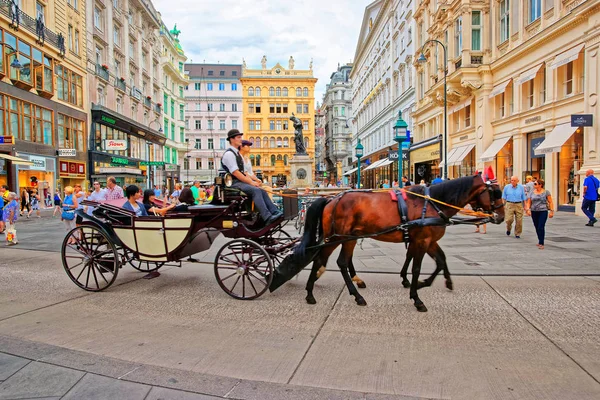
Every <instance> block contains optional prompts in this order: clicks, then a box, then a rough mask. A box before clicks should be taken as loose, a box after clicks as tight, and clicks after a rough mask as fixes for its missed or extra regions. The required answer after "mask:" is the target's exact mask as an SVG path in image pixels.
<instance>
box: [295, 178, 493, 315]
mask: <svg viewBox="0 0 600 400" xmlns="http://www.w3.org/2000/svg"><path fill="white" fill-rule="evenodd" d="M427 189H429V191H430V193H429V196H430V197H431V199H432V200H427V199H425V198H423V197H421V196H424V195H426V191H427ZM427 189H426V188H424V187H421V186H411V187H409V188H407V189H406V191H407V195H408V199H407V201H406V203H407V207H408V215H407V217H408V221H409V222H408V223H407V224H403V223H402V221H401V216H400V213H399V212H398V205H397V203H395V202H393V201H392V200H391V198H390V195H389V193H387V192H371V191H347V192H344V193H342V194H340V195H338V196H336V197H335V198H333V199H318V200H316V201H315V202H314V203H313V204H312V205H311V207H310V208H309V209H308V211H307V215H306V227H305V232H304V236H303V237H302V241H301V243H300V244H299V245H298V247H297V248H296V250H295V252H296V254H299V255H301V254H303V253H304V252H305V250H307V249H310V248H314V246H316V245H317V242H318V238H317V236H319V238H320V240H322V241H323V242H324V243H323V244H322V246H323V247H322V248H321V249H320V250H319V252H318V253H317V255H316V256H315V258H314V262H313V266H312V270H311V273H310V276H309V278H308V282H307V284H306V291H307V292H308V293H307V296H306V301H307V302H308V303H309V304H315V303H316V300H315V298H314V296H313V288H314V283H315V281H316V280H317V273H318V271H319V269H320V268H321V267H324V266H326V265H327V260H328V259H329V257H330V256H331V253H333V251H334V250H335V249H336V248H337V247H338V246H339V245H340V244H341V245H342V251H341V252H340V255H339V257H338V260H337V264H338V266H339V268H340V270H341V273H342V276H343V278H344V281H345V282H346V285H347V287H348V290H349V292H350V294H351V295H353V296H354V298H355V301H356V303H357V304H358V305H366V304H367V303H366V301H365V299H364V298H363V297H362V296H361V295H360V293H359V292H358V290H357V289H356V287H355V286H354V284H353V282H352V278H351V276H350V274H349V269H351V270H352V271H351V272H353V275H355V273H354V271H353V270H354V266H353V265H352V254H353V251H354V247H355V246H356V242H357V240H358V239H360V238H364V237H372V238H373V239H376V240H380V241H385V242H395V243H397V242H403V241H404V233H403V231H402V230H401V229H400V228H401V227H404V228H407V229H408V236H409V246H408V251H407V262H406V263H405V266H406V267H407V266H408V263H409V262H410V259H412V261H413V267H412V282H411V283H410V298H411V299H412V300H413V301H414V305H415V307H416V308H417V310H418V311H422V312H424V311H427V307H425V305H424V304H423V302H422V301H421V300H420V299H419V297H418V295H417V290H418V289H419V288H421V287H424V286H430V285H431V284H432V283H433V280H434V279H435V277H436V276H437V274H438V273H439V272H440V271H442V270H443V271H444V275H445V277H446V286H447V287H448V288H449V289H451V288H452V282H451V280H450V274H449V272H448V268H447V265H446V256H445V255H444V252H443V251H442V249H441V248H440V246H439V245H438V243H437V242H438V241H439V240H440V239H441V238H442V236H444V233H445V232H446V225H449V224H450V223H449V218H451V217H452V216H454V215H455V214H456V213H457V212H458V211H459V210H458V209H456V208H454V207H450V206H448V205H444V204H442V203H446V204H449V205H453V206H456V207H459V208H462V207H464V206H465V205H467V204H469V203H471V204H473V205H475V207H474V208H476V209H480V210H482V211H484V212H485V213H486V214H487V215H489V217H488V221H485V222H492V223H495V224H500V223H501V222H502V221H503V220H504V207H503V204H502V192H501V191H500V188H499V187H498V185H497V184H495V183H494V184H492V183H490V182H484V181H483V178H482V177H481V176H480V175H475V176H468V177H464V178H459V179H454V180H451V181H447V182H443V183H440V184H437V185H434V186H432V187H431V188H427ZM413 193H414V194H413ZM435 200H437V201H439V202H442V203H438V202H436V201H435ZM382 216H384V217H382ZM425 254H429V255H430V256H431V257H432V258H433V259H434V260H435V261H436V270H435V272H434V273H433V274H432V275H431V277H429V278H428V279H427V280H426V281H425V282H419V274H420V271H421V263H422V261H423V257H424V255H425ZM403 278H404V280H405V281H406V283H407V282H408V281H407V280H406V275H404V276H403ZM403 283H405V282H403Z"/></svg>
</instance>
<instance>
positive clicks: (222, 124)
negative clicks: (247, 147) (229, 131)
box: [219, 119, 225, 131]
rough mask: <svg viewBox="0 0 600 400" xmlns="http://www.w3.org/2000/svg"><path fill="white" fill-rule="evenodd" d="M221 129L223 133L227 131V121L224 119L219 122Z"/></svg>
mask: <svg viewBox="0 0 600 400" xmlns="http://www.w3.org/2000/svg"><path fill="white" fill-rule="evenodd" d="M219 129H220V130H222V131H224V130H225V120H224V119H221V120H219Z"/></svg>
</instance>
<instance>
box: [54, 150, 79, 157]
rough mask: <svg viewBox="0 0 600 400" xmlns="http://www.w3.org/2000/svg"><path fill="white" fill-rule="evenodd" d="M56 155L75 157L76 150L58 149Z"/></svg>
mask: <svg viewBox="0 0 600 400" xmlns="http://www.w3.org/2000/svg"><path fill="white" fill-rule="evenodd" d="M57 155H58V156H59V157H76V156H77V150H75V149H58V151H57Z"/></svg>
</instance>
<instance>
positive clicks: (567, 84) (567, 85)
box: [565, 61, 573, 96]
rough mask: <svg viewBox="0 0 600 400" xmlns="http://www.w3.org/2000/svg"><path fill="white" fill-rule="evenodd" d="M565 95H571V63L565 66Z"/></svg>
mask: <svg viewBox="0 0 600 400" xmlns="http://www.w3.org/2000/svg"><path fill="white" fill-rule="evenodd" d="M566 73H567V76H566V79H565V95H566V96H568V95H571V94H573V61H571V62H570V63H568V64H567V65H566Z"/></svg>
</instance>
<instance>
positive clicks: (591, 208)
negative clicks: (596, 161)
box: [581, 169, 600, 226]
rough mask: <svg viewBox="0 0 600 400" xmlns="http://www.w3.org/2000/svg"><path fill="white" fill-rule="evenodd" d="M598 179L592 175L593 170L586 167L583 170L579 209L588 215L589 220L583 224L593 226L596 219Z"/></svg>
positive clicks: (599, 182) (598, 193)
mask: <svg viewBox="0 0 600 400" xmlns="http://www.w3.org/2000/svg"><path fill="white" fill-rule="evenodd" d="M598 188H600V181H599V180H598V178H596V177H595V176H594V170H593V169H588V170H587V171H585V180H584V181H583V202H582V203H581V211H583V213H584V214H585V215H586V216H587V217H588V219H589V221H588V223H587V224H585V226H594V224H595V223H596V222H598V220H597V219H596V217H595V215H596V202H597V201H598V197H599V196H600V192H598Z"/></svg>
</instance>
